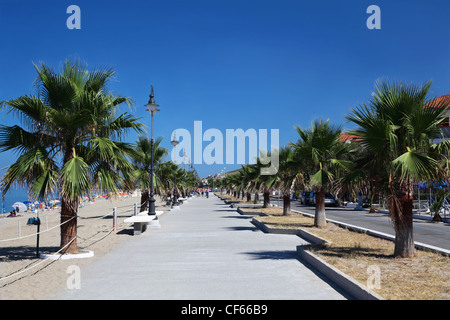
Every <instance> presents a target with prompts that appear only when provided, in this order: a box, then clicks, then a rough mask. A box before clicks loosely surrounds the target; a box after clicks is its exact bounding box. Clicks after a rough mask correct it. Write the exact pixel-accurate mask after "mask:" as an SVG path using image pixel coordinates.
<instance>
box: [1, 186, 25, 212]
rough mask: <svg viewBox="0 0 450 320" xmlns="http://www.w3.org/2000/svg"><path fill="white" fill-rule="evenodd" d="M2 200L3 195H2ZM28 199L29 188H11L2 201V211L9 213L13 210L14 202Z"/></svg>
mask: <svg viewBox="0 0 450 320" xmlns="http://www.w3.org/2000/svg"><path fill="white" fill-rule="evenodd" d="M0 200H2V199H1V197H0ZM27 200H29V199H28V190H26V189H20V188H18V189H10V190H8V192H7V193H6V195H5V197H4V200H2V201H1V205H0V213H8V212H11V211H12V210H13V209H14V208H13V204H14V203H16V202H24V201H27Z"/></svg>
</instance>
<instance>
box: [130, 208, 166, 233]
mask: <svg viewBox="0 0 450 320" xmlns="http://www.w3.org/2000/svg"><path fill="white" fill-rule="evenodd" d="M147 212H148V211H143V212H140V213H138V214H137V215H135V216H132V217H129V218H126V219H125V220H124V222H125V223H133V224H134V232H133V235H135V236H136V235H140V234H141V233H143V232H145V230H147V225H148V224H149V223H150V222H151V221H153V220H155V218H156V217H157V216H158V215H160V214H162V213H163V211H156V215H150V216H149V215H148V214H147Z"/></svg>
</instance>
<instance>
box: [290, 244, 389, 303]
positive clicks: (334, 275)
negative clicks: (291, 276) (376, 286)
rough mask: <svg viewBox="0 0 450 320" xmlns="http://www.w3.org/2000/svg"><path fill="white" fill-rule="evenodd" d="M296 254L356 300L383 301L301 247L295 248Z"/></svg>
mask: <svg viewBox="0 0 450 320" xmlns="http://www.w3.org/2000/svg"><path fill="white" fill-rule="evenodd" d="M297 254H298V255H299V257H300V258H301V259H303V260H305V261H306V262H307V263H309V264H310V265H311V266H312V267H313V268H315V269H316V270H318V271H319V272H321V273H322V274H323V275H324V276H325V277H327V278H328V279H330V280H331V281H333V282H334V283H335V284H336V285H338V286H339V287H340V288H341V289H343V290H344V291H345V292H347V293H349V294H350V295H351V296H353V297H354V298H355V299H357V300H384V298H383V297H381V296H380V295H378V294H376V293H375V292H373V291H372V290H370V289H369V288H367V287H365V286H363V285H362V284H360V283H359V282H357V281H356V280H354V279H353V278H351V277H349V276H347V275H346V274H345V273H343V272H342V271H340V270H338V269H336V268H335V267H333V266H332V265H330V264H328V263H327V262H325V261H323V260H322V259H320V258H319V257H318V256H316V255H314V254H313V253H311V252H310V251H308V250H306V249H305V248H303V246H297Z"/></svg>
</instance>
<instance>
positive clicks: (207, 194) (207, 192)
mask: <svg viewBox="0 0 450 320" xmlns="http://www.w3.org/2000/svg"><path fill="white" fill-rule="evenodd" d="M206 198H209V188H207V189H206Z"/></svg>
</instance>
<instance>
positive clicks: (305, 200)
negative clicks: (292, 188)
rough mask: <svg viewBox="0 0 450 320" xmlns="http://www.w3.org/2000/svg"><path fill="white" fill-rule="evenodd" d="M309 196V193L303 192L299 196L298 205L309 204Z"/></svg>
mask: <svg viewBox="0 0 450 320" xmlns="http://www.w3.org/2000/svg"><path fill="white" fill-rule="evenodd" d="M310 196H311V192H303V193H302V195H301V196H300V203H301V204H306V205H309V204H311V201H310V200H311V198H310Z"/></svg>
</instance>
